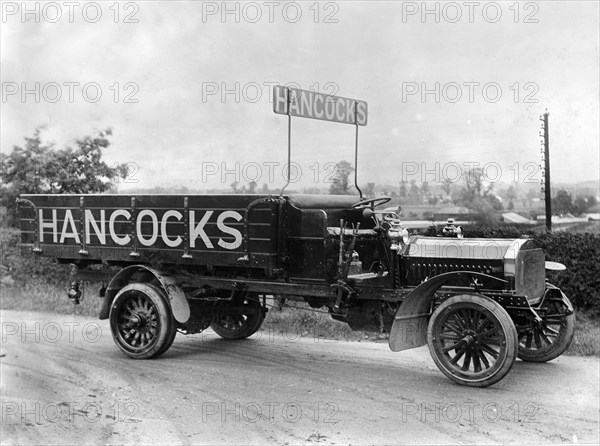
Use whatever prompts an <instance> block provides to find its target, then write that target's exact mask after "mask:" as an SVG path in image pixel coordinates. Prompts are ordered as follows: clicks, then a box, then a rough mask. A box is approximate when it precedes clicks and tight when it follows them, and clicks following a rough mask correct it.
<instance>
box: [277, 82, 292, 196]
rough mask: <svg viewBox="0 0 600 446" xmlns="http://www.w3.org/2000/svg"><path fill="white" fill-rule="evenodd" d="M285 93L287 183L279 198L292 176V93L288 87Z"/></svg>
mask: <svg viewBox="0 0 600 446" xmlns="http://www.w3.org/2000/svg"><path fill="white" fill-rule="evenodd" d="M285 92H286V103H287V115H288V162H287V182H286V183H285V186H283V187H282V188H281V192H279V196H282V195H283V191H284V190H285V188H286V187H288V186H289V185H290V177H291V176H292V114H291V107H290V97H291V96H292V93H291V91H290V89H289V88H288V87H286V89H285Z"/></svg>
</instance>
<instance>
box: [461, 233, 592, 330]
mask: <svg viewBox="0 0 600 446" xmlns="http://www.w3.org/2000/svg"><path fill="white" fill-rule="evenodd" d="M523 235H525V236H529V237H532V238H533V239H535V240H536V241H537V242H538V243H539V244H540V245H541V247H542V249H543V250H544V253H545V254H546V260H551V261H553V262H559V263H562V264H563V265H565V266H566V267H567V271H561V272H557V271H549V272H547V277H548V281H549V282H551V283H552V284H554V285H556V286H558V287H559V288H561V289H562V290H563V292H564V293H565V294H566V295H567V296H568V297H569V299H570V300H571V302H573V305H574V306H575V307H576V308H577V309H578V310H583V311H584V312H587V313H589V314H590V315H591V316H593V317H595V318H598V317H600V263H599V262H598V259H599V258H600V234H597V233H572V232H533V231H531V230H530V229H526V228H522V227H518V226H497V227H493V226H482V227H477V228H466V229H465V237H484V238H519V237H521V236H523Z"/></svg>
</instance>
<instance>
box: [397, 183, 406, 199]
mask: <svg viewBox="0 0 600 446" xmlns="http://www.w3.org/2000/svg"><path fill="white" fill-rule="evenodd" d="M398 195H400V198H406V195H407V192H406V181H402V182H401V183H400V191H399V193H398Z"/></svg>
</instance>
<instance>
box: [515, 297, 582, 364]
mask: <svg viewBox="0 0 600 446" xmlns="http://www.w3.org/2000/svg"><path fill="white" fill-rule="evenodd" d="M563 298H564V299H566V301H567V303H568V304H569V306H571V303H570V301H569V299H568V298H567V297H563ZM534 309H535V310H536V311H537V312H538V314H540V315H541V317H542V324H541V325H540V326H536V325H535V324H534V325H533V326H532V327H531V329H530V330H527V331H525V332H523V333H520V334H519V354H518V357H519V358H520V359H522V360H523V361H528V362H547V361H552V360H553V359H555V358H558V357H559V356H560V355H562V354H563V353H564V352H565V351H566V350H567V349H568V348H569V346H570V345H571V341H572V340H573V336H574V335H575V314H573V313H571V314H566V313H567V306H566V305H565V304H564V303H563V302H562V300H560V299H552V298H551V297H546V298H545V299H544V300H543V302H542V304H541V305H540V306H539V307H537V308H534Z"/></svg>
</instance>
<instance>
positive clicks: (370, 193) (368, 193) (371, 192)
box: [365, 183, 375, 198]
mask: <svg viewBox="0 0 600 446" xmlns="http://www.w3.org/2000/svg"><path fill="white" fill-rule="evenodd" d="M365 197H366V198H373V197H375V183H367V187H365Z"/></svg>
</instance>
